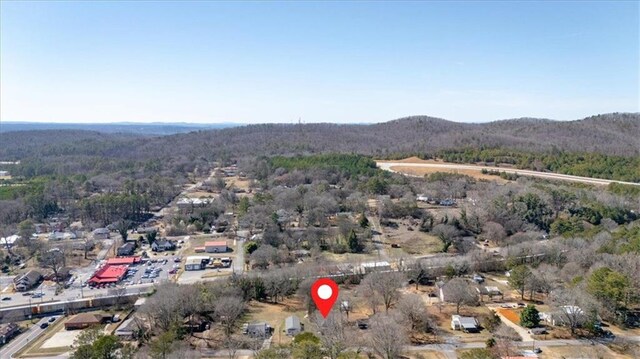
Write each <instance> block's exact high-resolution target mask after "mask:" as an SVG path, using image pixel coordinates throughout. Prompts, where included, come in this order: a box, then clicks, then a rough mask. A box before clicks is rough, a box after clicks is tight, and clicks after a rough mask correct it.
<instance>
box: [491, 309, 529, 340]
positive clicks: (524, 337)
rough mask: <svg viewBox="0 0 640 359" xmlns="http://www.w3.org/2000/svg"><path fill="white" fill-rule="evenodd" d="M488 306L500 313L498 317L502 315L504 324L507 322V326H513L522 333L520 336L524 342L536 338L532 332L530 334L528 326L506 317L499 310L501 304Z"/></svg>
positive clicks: (501, 318)
mask: <svg viewBox="0 0 640 359" xmlns="http://www.w3.org/2000/svg"><path fill="white" fill-rule="evenodd" d="M507 304H509V303H507ZM512 304H515V303H512ZM501 305H502V304H501ZM487 308H489V309H491V310H493V311H494V312H495V313H496V314H497V315H498V317H500V320H502V322H503V323H504V324H506V325H507V326H509V327H511V328H513V329H514V330H515V331H516V332H517V333H518V334H519V335H520V337H521V338H522V341H523V342H532V341H533V340H534V339H533V337H532V336H531V334H529V333H528V332H527V329H526V328H523V327H521V326H519V325H518V324H516V323H514V322H512V321H510V320H509V319H507V318H505V317H504V315H502V314H500V311H498V310H497V309H498V308H499V306H495V305H487Z"/></svg>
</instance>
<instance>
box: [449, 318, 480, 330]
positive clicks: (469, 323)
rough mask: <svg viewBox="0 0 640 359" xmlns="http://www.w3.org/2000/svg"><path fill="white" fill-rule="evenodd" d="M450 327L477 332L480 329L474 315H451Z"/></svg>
mask: <svg viewBox="0 0 640 359" xmlns="http://www.w3.org/2000/svg"><path fill="white" fill-rule="evenodd" d="M451 329H453V330H462V331H463V332H465V333H477V332H479V331H480V324H479V323H478V320H477V319H476V318H474V317H462V316H459V315H452V316H451Z"/></svg>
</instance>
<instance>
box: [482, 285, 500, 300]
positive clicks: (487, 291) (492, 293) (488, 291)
mask: <svg viewBox="0 0 640 359" xmlns="http://www.w3.org/2000/svg"><path fill="white" fill-rule="evenodd" d="M476 291H478V295H479V297H480V300H483V297H484V296H485V295H486V296H487V297H489V300H493V298H494V297H500V298H501V299H504V294H503V293H502V292H501V291H500V289H498V287H493V286H484V287H476Z"/></svg>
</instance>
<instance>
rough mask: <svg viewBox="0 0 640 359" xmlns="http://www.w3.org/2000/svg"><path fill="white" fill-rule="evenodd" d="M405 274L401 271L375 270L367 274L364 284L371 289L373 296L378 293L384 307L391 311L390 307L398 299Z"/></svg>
mask: <svg viewBox="0 0 640 359" xmlns="http://www.w3.org/2000/svg"><path fill="white" fill-rule="evenodd" d="M403 282H404V276H403V275H402V274H400V273H397V272H393V273H380V272H374V273H371V274H369V275H367V276H366V277H365V279H364V281H363V283H362V285H363V286H364V287H365V288H367V289H368V290H369V291H370V294H369V295H371V296H373V295H378V296H380V299H381V300H382V304H383V305H384V309H385V311H386V312H389V308H391V306H392V305H393V304H394V303H395V302H397V301H398V298H399V297H400V292H399V291H398V290H399V289H400V288H401V287H402V283H403Z"/></svg>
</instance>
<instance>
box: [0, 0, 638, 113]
mask: <svg viewBox="0 0 640 359" xmlns="http://www.w3.org/2000/svg"><path fill="white" fill-rule="evenodd" d="M638 4H639V3H638V2H636V1H628V2H613V1H607V2H593V1H590V2H579V1H568V2H551V1H543V2H533V1H526V2H507V1H497V2H393V3H391V2H387V3H385V2H329V3H327V2H325V3H321V2H300V3H293V2H270V3H266V2H244V3H239V2H180V3H176V2H150V1H144V2H117V3H116V2H53V1H48V2H44V1H42V2H12V1H2V2H1V5H0V6H1V9H0V10H1V12H0V14H1V15H0V16H1V18H0V36H1V37H0V70H1V73H0V75H1V76H0V86H1V89H0V90H1V93H0V94H1V96H0V100H1V103H0V105H1V107H0V111H1V112H0V116H1V118H0V120H4V121H41V122H119V121H135V122H245V123H259V122H295V121H297V120H298V118H302V120H303V121H304V122H381V121H388V120H391V119H395V118H399V117H403V116H408V115H431V116H436V117H442V118H446V119H449V120H453V121H464V122H485V121H492V120H498V119H505V118H515V117H546V118H552V119H558V120H573V119H578V118H582V117H585V116H589V115H592V114H597V113H606V112H616V111H618V112H638V111H639V102H640V99H639V96H640V95H639V93H640V92H639V82H640V73H639V64H640V57H639V53H640V49H639V47H640V35H639V31H640V30H639V28H640V27H639V17H640V10H639V5H638Z"/></svg>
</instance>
